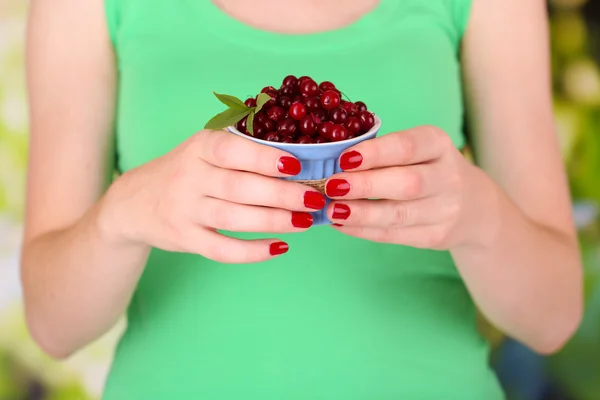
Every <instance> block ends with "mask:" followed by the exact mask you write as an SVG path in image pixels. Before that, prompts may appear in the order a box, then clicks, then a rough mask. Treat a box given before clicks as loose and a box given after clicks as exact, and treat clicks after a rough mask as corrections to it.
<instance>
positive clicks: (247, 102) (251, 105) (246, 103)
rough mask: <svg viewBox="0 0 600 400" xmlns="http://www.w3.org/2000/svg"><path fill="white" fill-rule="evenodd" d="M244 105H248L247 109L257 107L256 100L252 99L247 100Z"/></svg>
mask: <svg viewBox="0 0 600 400" xmlns="http://www.w3.org/2000/svg"><path fill="white" fill-rule="evenodd" d="M244 104H245V105H246V107H256V99H254V98H252V97H250V98H249V99H246V101H245V102H244Z"/></svg>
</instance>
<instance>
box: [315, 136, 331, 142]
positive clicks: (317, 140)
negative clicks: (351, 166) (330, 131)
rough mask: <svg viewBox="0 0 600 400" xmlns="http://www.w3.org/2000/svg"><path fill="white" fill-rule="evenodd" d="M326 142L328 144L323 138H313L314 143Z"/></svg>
mask: <svg viewBox="0 0 600 400" xmlns="http://www.w3.org/2000/svg"><path fill="white" fill-rule="evenodd" d="M327 142H329V140H327V139H326V138H324V137H323V136H320V135H319V136H317V137H316V138H315V143H327Z"/></svg>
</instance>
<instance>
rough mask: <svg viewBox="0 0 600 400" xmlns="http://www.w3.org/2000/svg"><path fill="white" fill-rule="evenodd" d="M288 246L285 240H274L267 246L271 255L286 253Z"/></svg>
mask: <svg viewBox="0 0 600 400" xmlns="http://www.w3.org/2000/svg"><path fill="white" fill-rule="evenodd" d="M289 248H290V246H288V244H287V243H285V242H275V243H271V245H270V246H269V253H271V255H272V256H279V255H281V254H284V253H287V251H288V250H289Z"/></svg>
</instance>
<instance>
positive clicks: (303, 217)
mask: <svg viewBox="0 0 600 400" xmlns="http://www.w3.org/2000/svg"><path fill="white" fill-rule="evenodd" d="M312 224H313V216H312V215H310V213H305V212H293V213H292V225H293V226H294V227H295V228H310V227H311V226H312Z"/></svg>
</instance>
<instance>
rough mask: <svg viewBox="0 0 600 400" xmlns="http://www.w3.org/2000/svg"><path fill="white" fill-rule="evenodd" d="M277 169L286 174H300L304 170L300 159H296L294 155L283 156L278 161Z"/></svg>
mask: <svg viewBox="0 0 600 400" xmlns="http://www.w3.org/2000/svg"><path fill="white" fill-rule="evenodd" d="M277 169H278V170H279V172H281V173H282V174H286V175H298V174H299V173H300V171H301V170H302V165H301V164H300V161H298V160H297V159H295V158H294V157H287V156H284V157H281V158H280V159H279V161H278V162H277Z"/></svg>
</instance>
